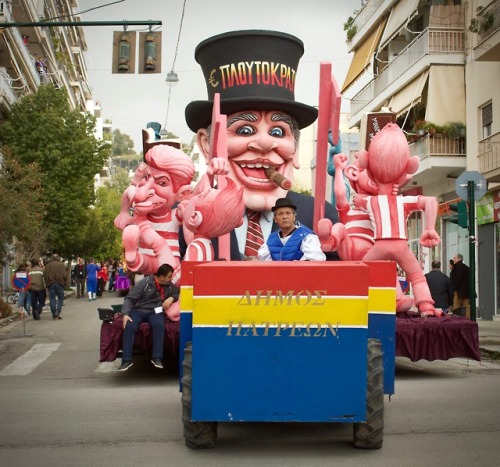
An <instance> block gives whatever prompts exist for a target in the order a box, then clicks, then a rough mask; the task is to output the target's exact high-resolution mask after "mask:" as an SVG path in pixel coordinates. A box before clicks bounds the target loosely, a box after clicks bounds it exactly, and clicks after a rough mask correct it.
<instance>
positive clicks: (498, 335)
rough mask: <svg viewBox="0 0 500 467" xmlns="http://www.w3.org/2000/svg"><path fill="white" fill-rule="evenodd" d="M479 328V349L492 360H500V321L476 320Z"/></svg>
mask: <svg viewBox="0 0 500 467" xmlns="http://www.w3.org/2000/svg"><path fill="white" fill-rule="evenodd" d="M477 324H478V327H479V347H480V349H481V350H482V351H483V352H484V353H486V354H488V355H490V356H491V357H492V358H495V359H500V319H496V320H493V321H484V320H481V319H478V320H477Z"/></svg>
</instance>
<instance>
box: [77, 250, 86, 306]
mask: <svg viewBox="0 0 500 467" xmlns="http://www.w3.org/2000/svg"><path fill="white" fill-rule="evenodd" d="M85 276H86V271H85V265H84V264H83V259H82V258H78V259H77V262H76V265H75V284H76V298H83V294H84V293H85Z"/></svg>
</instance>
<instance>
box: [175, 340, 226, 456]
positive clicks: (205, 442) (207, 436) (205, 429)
mask: <svg viewBox="0 0 500 467" xmlns="http://www.w3.org/2000/svg"><path fill="white" fill-rule="evenodd" d="M192 370H193V353H192V346H191V342H188V343H187V345H186V348H185V349H184V361H183V362H182V371H183V373H182V398H181V401H182V423H183V425H184V442H185V444H186V446H187V447H188V448H191V449H207V448H213V447H214V446H215V441H216V440H217V422H193V421H191V385H192Z"/></svg>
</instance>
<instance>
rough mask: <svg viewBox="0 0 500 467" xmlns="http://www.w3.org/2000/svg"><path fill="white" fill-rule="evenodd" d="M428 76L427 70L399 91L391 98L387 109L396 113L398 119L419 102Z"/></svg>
mask: <svg viewBox="0 0 500 467" xmlns="http://www.w3.org/2000/svg"><path fill="white" fill-rule="evenodd" d="M428 76H429V69H427V70H425V71H424V72H423V73H422V74H421V75H420V76H419V77H418V78H415V79H414V80H413V81H412V82H411V83H409V84H408V85H406V87H404V88H403V89H401V91H399V92H397V93H396V94H394V96H392V98H391V100H390V102H389V108H390V109H391V110H392V111H393V112H396V115H397V116H398V117H399V116H400V115H402V114H404V113H405V112H406V111H408V110H409V109H411V108H412V107H413V106H415V105H417V104H418V103H419V102H420V100H421V99H422V91H423V90H424V86H425V83H426V82H427V77H428Z"/></svg>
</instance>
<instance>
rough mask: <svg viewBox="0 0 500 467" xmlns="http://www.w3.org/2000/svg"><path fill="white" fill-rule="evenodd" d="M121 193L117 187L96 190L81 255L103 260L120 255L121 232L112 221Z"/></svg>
mask: <svg viewBox="0 0 500 467" xmlns="http://www.w3.org/2000/svg"><path fill="white" fill-rule="evenodd" d="M120 201H121V191H119V189H118V187H117V186H114V185H109V184H106V185H104V186H101V187H99V188H98V190H97V199H96V203H95V206H94V207H93V209H92V210H91V212H90V214H89V216H90V219H91V222H90V223H89V224H87V228H86V232H85V242H84V244H83V245H82V255H83V256H85V257H90V256H92V257H94V258H96V259H101V260H105V259H107V258H119V257H120V255H121V253H122V246H121V232H120V231H119V230H118V229H117V228H116V227H115V226H114V224H113V221H114V219H115V217H116V216H117V215H118V213H119V212H120Z"/></svg>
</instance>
